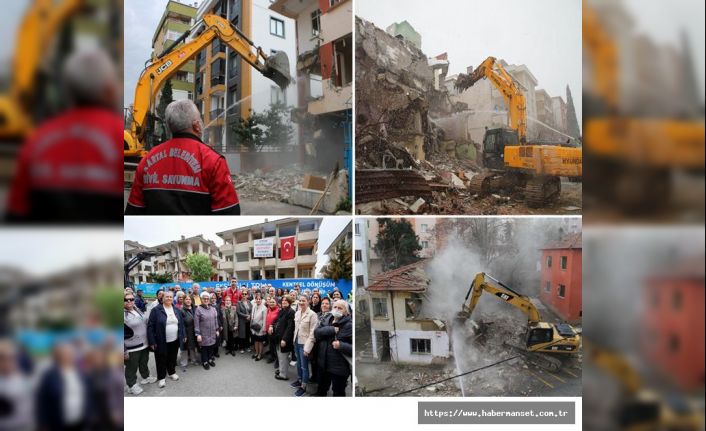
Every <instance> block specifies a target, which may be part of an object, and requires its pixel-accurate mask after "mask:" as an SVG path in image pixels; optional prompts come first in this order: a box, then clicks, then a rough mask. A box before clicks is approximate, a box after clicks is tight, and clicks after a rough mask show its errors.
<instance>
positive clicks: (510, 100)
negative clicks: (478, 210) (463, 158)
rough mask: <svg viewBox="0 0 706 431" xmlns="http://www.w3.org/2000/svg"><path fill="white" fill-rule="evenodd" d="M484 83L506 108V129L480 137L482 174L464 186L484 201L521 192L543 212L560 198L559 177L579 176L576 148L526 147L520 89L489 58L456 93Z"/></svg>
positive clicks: (579, 158) (462, 81) (461, 78)
mask: <svg viewBox="0 0 706 431" xmlns="http://www.w3.org/2000/svg"><path fill="white" fill-rule="evenodd" d="M483 78H487V79H488V80H490V82H491V83H492V84H493V85H494V86H495V88H497V90H498V91H499V92H500V94H502V96H503V98H504V99H505V104H506V105H507V110H508V118H509V123H510V127H509V128H496V129H490V130H486V132H485V135H484V136H483V149H482V154H483V166H484V168H485V170H484V172H481V173H479V174H477V175H476V176H474V177H473V178H472V179H471V181H470V184H469V190H470V192H471V193H477V194H479V195H481V196H482V195H487V194H489V193H493V192H494V191H496V190H499V189H503V188H524V194H525V200H526V202H527V205H528V206H530V207H535V208H536V207H542V206H545V205H547V204H549V203H551V202H553V201H555V200H556V199H558V198H559V195H560V193H561V178H560V177H562V176H565V177H570V178H574V179H578V178H580V177H581V175H582V162H583V160H582V155H581V148H577V147H568V146H562V145H540V144H528V143H527V105H526V100H525V96H524V94H523V93H522V90H521V89H520V87H519V85H518V84H517V83H516V82H515V80H514V79H513V78H512V76H511V75H510V74H509V73H508V72H507V71H506V70H505V68H504V67H503V66H502V65H501V64H500V63H499V62H497V61H496V59H495V57H488V58H487V59H486V60H485V61H483V62H482V63H481V64H480V65H479V66H478V67H477V68H476V69H475V70H474V71H473V72H471V73H470V74H460V75H459V77H458V80H457V81H456V84H455V87H456V89H457V90H459V91H464V90H466V89H468V88H470V87H472V86H473V85H474V84H475V83H476V82H478V81H479V80H481V79H483Z"/></svg>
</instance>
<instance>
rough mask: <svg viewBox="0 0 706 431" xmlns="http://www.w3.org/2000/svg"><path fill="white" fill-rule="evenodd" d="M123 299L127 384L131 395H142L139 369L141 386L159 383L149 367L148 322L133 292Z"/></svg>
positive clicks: (127, 293)
mask: <svg viewBox="0 0 706 431" xmlns="http://www.w3.org/2000/svg"><path fill="white" fill-rule="evenodd" d="M123 299H124V302H125V308H124V309H123V317H124V323H123V329H124V330H125V342H124V344H123V346H124V347H123V350H124V352H123V353H124V354H125V358H124V359H125V383H127V386H128V388H130V391H129V392H130V393H131V394H133V395H140V394H141V393H142V392H143V389H142V387H141V386H140V385H139V384H138V383H137V371H138V369H139V371H140V375H141V376H142V381H141V382H140V383H141V384H143V385H147V384H150V383H154V382H156V381H157V379H156V378H155V377H150V370H149V368H148V367H147V363H148V362H149V359H150V351H149V350H148V349H147V321H146V318H145V315H144V314H142V312H141V311H140V310H138V309H137V307H135V295H133V294H132V292H128V291H125V296H124V297H123Z"/></svg>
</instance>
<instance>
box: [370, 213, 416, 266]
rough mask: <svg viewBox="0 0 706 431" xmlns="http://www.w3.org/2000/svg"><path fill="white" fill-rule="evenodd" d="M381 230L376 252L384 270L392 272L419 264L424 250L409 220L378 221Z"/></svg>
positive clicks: (384, 219) (383, 219)
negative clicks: (418, 253)
mask: <svg viewBox="0 0 706 431" xmlns="http://www.w3.org/2000/svg"><path fill="white" fill-rule="evenodd" d="M377 221H378V224H379V226H380V230H379V232H378V236H377V243H376V244H375V252H376V253H377V255H378V256H380V259H381V261H382V270H383V271H390V270H393V269H397V268H399V267H401V266H405V265H409V264H411V263H414V262H417V261H418V260H419V256H417V252H418V251H419V250H421V249H422V246H421V245H420V244H419V237H418V236H417V235H416V234H415V233H414V229H413V228H412V224H411V223H410V222H408V221H407V220H394V219H387V218H379V219H377Z"/></svg>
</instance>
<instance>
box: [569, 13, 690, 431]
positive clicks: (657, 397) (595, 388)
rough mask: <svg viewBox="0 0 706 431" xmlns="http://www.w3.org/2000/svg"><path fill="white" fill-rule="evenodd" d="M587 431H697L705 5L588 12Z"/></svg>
mask: <svg viewBox="0 0 706 431" xmlns="http://www.w3.org/2000/svg"><path fill="white" fill-rule="evenodd" d="M583 58H584V70H583V85H584V88H583V91H584V97H583V100H584V129H583V130H584V133H585V136H584V161H585V163H586V165H587V166H586V169H585V170H584V172H585V178H584V182H585V187H584V209H583V214H584V230H583V243H584V267H585V268H586V270H585V271H584V286H585V289H584V292H585V296H584V306H585V311H586V314H585V316H587V317H586V318H585V319H584V334H583V335H584V347H583V348H584V359H585V364H584V374H583V394H584V396H583V408H584V412H583V418H584V429H587V430H626V429H631V430H632V429H640V430H676V429H679V430H700V429H704V2H702V1H697V0H674V1H670V2H669V3H667V2H661V1H657V0H649V1H645V0H584V1H583Z"/></svg>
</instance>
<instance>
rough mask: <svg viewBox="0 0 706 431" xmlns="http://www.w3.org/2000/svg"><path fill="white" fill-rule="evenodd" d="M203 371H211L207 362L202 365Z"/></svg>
mask: <svg viewBox="0 0 706 431" xmlns="http://www.w3.org/2000/svg"><path fill="white" fill-rule="evenodd" d="M203 369H204V370H206V371H208V370H210V369H211V366H210V365H209V364H208V362H204V363H203Z"/></svg>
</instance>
